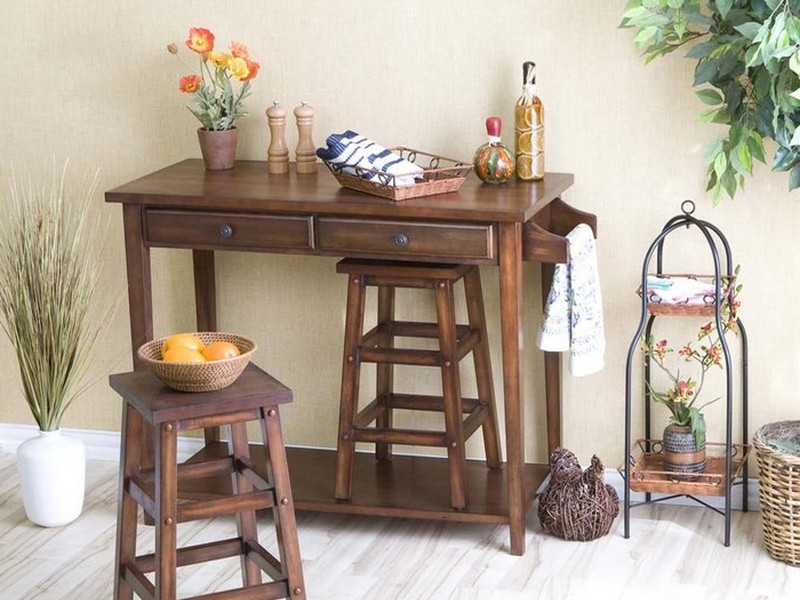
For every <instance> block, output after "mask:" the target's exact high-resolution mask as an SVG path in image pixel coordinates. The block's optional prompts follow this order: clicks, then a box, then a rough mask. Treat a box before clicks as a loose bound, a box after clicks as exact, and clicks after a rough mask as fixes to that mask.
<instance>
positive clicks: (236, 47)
mask: <svg viewBox="0 0 800 600" xmlns="http://www.w3.org/2000/svg"><path fill="white" fill-rule="evenodd" d="M231 54H233V55H234V56H235V57H236V58H244V59H247V60H249V59H250V52H249V51H248V50H247V46H245V45H244V44H242V43H241V42H233V41H232V42H231Z"/></svg>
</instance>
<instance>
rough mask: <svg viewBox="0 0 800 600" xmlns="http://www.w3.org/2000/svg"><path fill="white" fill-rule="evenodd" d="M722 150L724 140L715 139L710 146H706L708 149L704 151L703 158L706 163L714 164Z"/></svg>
mask: <svg viewBox="0 0 800 600" xmlns="http://www.w3.org/2000/svg"><path fill="white" fill-rule="evenodd" d="M720 152H722V140H714V141H713V142H711V143H710V144H709V145H708V146H706V150H705V152H704V153H703V160H704V161H705V164H707V165H712V164H714V161H715V160H716V159H717V156H719V154H720Z"/></svg>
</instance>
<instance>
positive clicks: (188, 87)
mask: <svg viewBox="0 0 800 600" xmlns="http://www.w3.org/2000/svg"><path fill="white" fill-rule="evenodd" d="M201 83H202V80H201V79H200V76H199V75H184V76H183V77H181V81H180V84H179V87H180V90H181V91H182V92H184V93H186V94H193V93H194V92H196V91H197V90H199V89H200V84H201Z"/></svg>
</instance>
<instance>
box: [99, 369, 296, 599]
mask: <svg viewBox="0 0 800 600" xmlns="http://www.w3.org/2000/svg"><path fill="white" fill-rule="evenodd" d="M109 383H110V384H111V387H112V388H113V389H114V390H116V391H117V392H118V393H119V394H120V395H121V396H122V397H123V400H124V406H123V423H122V425H123V437H122V444H121V455H122V462H121V470H120V484H119V485H120V487H119V513H118V522H117V544H116V564H115V575H114V581H115V583H114V598H115V600H122V599H125V600H129V599H131V598H132V595H133V593H134V592H135V593H136V594H137V595H138V596H139V597H140V598H143V599H147V600H176V598H177V576H176V571H177V568H178V567H181V566H184V565H189V564H195V563H199V562H207V561H210V560H216V559H218V558H224V557H232V556H239V557H240V560H241V567H242V582H243V587H242V588H239V589H238V590H230V591H226V592H224V593H223V594H222V595H219V594H211V595H203V596H195V598H211V597H217V596H218V595H219V596H220V597H223V596H224V597H225V598H230V599H231V600H237V599H238V600H247V599H251V598H264V599H267V598H272V599H277V598H292V599H297V600H304V599H305V597H306V595H305V589H304V583H303V572H302V561H301V557H300V547H299V544H298V540H297V527H296V522H295V516H294V502H293V499H292V491H291V485H290V481H289V470H288V466H287V462H286V453H285V449H284V446H283V434H282V432H281V427H280V417H279V412H278V411H279V406H280V404H283V403H286V402H290V401H291V400H292V393H291V391H290V390H289V389H288V388H286V386H284V385H283V384H281V383H280V382H278V381H276V380H275V379H274V378H272V377H271V376H270V375H269V374H267V373H265V372H264V371H262V370H261V369H259V368H258V367H256V366H255V365H252V364H250V365H248V367H247V369H246V370H245V372H244V373H243V374H242V376H241V377H240V378H239V379H238V380H237V381H236V382H234V383H233V384H232V385H231V386H229V387H227V388H225V389H223V390H219V391H216V392H208V393H202V394H187V393H182V392H174V391H172V390H169V389H168V388H166V387H165V386H164V384H163V383H161V382H160V381H159V380H157V379H156V378H155V377H154V376H153V375H152V374H151V373H149V372H146V371H134V372H132V373H122V374H116V375H111V376H110V377H109ZM248 420H257V421H259V422H260V424H261V430H262V436H263V442H262V444H261V445H258V446H256V445H254V446H253V448H254V449H256V448H261V455H260V457H259V458H260V463H259V466H260V469H261V473H254V472H253V469H252V466H251V459H250V451H251V448H250V446H249V444H248V440H247V431H246V421H248ZM145 423H146V424H147V425H149V426H150V429H149V430H148V431H149V432H150V435H154V436H155V467H154V469H143V468H142V464H141V457H142V453H141V445H140V442H141V439H142V437H143V432H142V426H143V425H144V424H145ZM222 424H226V426H227V427H228V429H229V435H228V440H229V442H228V445H227V448H226V447H225V445H224V444H222V443H220V442H214V441H212V442H209V443H208V447H209V448H211V447H222V448H223V450H222V452H223V458H220V457H219V456H216V457H211V458H210V460H208V461H205V462H204V461H201V460H199V459H198V458H196V457H195V458H194V460H193V462H190V463H184V464H181V465H179V464H178V457H177V440H178V434H179V433H180V432H182V431H186V430H191V429H200V428H203V427H207V426H209V425H214V426H219V425H222ZM215 478H223V479H227V481H226V484H225V485H218V484H217V485H215V486H214V487H215V488H216V489H215V490H214V495H209V494H208V492H206V493H204V494H199V495H198V494H193V493H191V492H190V493H188V494H187V493H185V488H187V487H188V488H189V489H190V490H191V484H192V481H195V482H197V481H199V482H200V483H199V485H200V486H201V487H204V488H207V487H208V482H209V481H212V482H213V481H214V479H215ZM256 488H257V489H256ZM137 506H142V508H143V510H144V512H145V515H149V516H150V517H152V519H153V522H154V525H155V552H154V553H152V554H144V555H138V556H137V554H136V538H137V527H138V525H137V524H138V518H137V516H138V515H137V513H138V508H137ZM265 508H272V510H273V513H274V524H275V528H276V533H277V540H278V548H279V555H280V556H279V558H276V557H274V556H273V555H271V554H270V553H269V552H268V551H267V550H266V549H264V548H263V547H262V546H261V545H260V544H259V542H258V530H257V522H256V511H257V510H263V509H265ZM220 515H235V517H236V524H237V533H238V535H237V537H234V538H231V539H227V540H221V541H217V542H211V543H206V544H199V545H194V546H188V547H183V548H178V547H177V527H178V524H179V523H181V522H185V521H191V520H196V519H209V518H213V517H216V516H220ZM262 571H264V572H266V573H267V574H268V575H269V576H270V577H271V578H272V579H273V580H274V581H273V582H270V583H267V584H262ZM147 572H154V573H155V577H154V583H151V582H150V581H149V580H148V579H147V578H146V577H145V575H144V574H145V573H147Z"/></svg>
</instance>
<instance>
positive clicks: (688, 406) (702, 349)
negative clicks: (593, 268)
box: [642, 285, 741, 473]
mask: <svg viewBox="0 0 800 600" xmlns="http://www.w3.org/2000/svg"><path fill="white" fill-rule="evenodd" d="M740 289H741V286H740V285H739V286H737V287H736V288H735V289H734V290H732V293H731V295H730V297H729V298H726V299H725V301H724V304H723V308H722V310H723V315H722V316H723V318H724V323H723V332H724V333H727V332H728V331H730V330H731V329H734V328H735V327H736V323H737V321H736V310H737V308H738V306H739V301H738V300H737V299H736V298H735V294H736V293H738V291H739V290H740ZM642 351H643V353H644V355H645V356H646V357H648V358H649V359H650V361H651V362H652V363H653V364H655V365H656V366H657V367H658V368H659V369H660V370H661V371H662V372H663V373H664V374H665V375H666V376H667V378H668V380H669V387H668V388H667V389H666V390H664V391H658V390H656V389H654V388H653V386H652V385H651V384H650V382H648V383H647V385H648V391H649V393H650V397H651V398H652V399H653V400H655V401H656V402H659V403H661V404H663V405H664V406H666V407H667V409H668V410H669V412H670V422H669V424H668V425H667V426H666V428H665V429H664V436H663V439H662V445H663V448H664V470H665V471H670V472H675V473H702V472H703V471H704V470H705V465H706V450H705V448H706V420H705V416H704V415H703V412H702V410H703V409H704V408H705V407H706V406H708V405H709V404H712V403H713V402H716V401H717V400H718V399H719V398H714V399H712V400H709V401H707V402H705V403H704V404H698V399H699V397H700V393H701V392H702V390H703V385H704V383H705V380H706V373H707V372H708V371H709V370H710V369H711V368H713V367H717V368H720V369H721V368H722V345H721V343H720V340H719V337H718V336H717V330H716V327H714V324H713V322H711V321H709V322H708V323H706V324H704V325H703V326H702V327H700V329H699V330H698V332H697V339H696V340H694V341H690V342H688V343H686V344H685V345H684V346H682V347H681V348H680V349H679V350H678V351H677V353H678V355H679V356H680V358H681V359H682V360H683V361H684V362H686V363H694V364H696V365H698V366H699V370H700V371H699V377H698V378H697V379H694V378H692V377H684V376H683V375H682V374H681V372H680V370H677V369H676V370H674V371H673V369H672V368H670V366H669V365H668V364H667V363H668V358H667V357H668V355H669V354H672V353H673V352H675V350H674V349H673V348H671V347H670V346H669V342H668V341H667V340H665V339H662V340H659V341H656V340H655V338H654V337H653V336H650V337H649V339H646V340H644V341H643V343H642Z"/></svg>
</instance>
